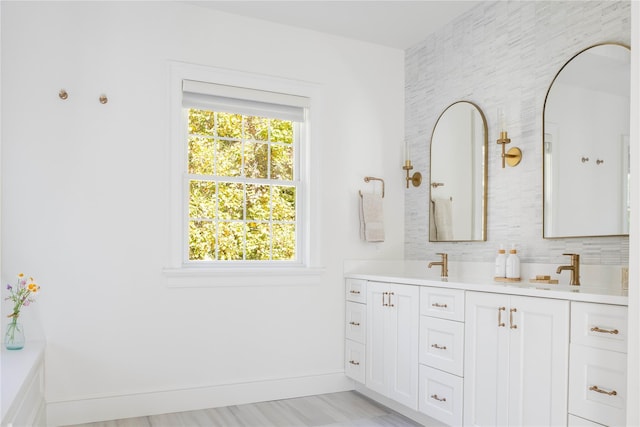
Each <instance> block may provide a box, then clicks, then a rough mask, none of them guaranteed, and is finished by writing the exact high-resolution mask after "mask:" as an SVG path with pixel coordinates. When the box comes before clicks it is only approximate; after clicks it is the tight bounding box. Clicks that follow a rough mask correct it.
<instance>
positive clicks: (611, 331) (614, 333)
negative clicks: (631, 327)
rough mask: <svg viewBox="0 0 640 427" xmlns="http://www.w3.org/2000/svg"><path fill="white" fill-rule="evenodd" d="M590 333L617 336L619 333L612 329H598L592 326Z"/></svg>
mask: <svg viewBox="0 0 640 427" xmlns="http://www.w3.org/2000/svg"><path fill="white" fill-rule="evenodd" d="M591 332H599V333H601V334H613V335H618V334H619V333H620V331H618V330H617V329H614V330H609V329H600V328H598V327H597V326H594V327H593V328H591Z"/></svg>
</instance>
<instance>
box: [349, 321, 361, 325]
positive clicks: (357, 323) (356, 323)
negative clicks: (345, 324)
mask: <svg viewBox="0 0 640 427" xmlns="http://www.w3.org/2000/svg"><path fill="white" fill-rule="evenodd" d="M349 324H350V325H353V326H360V323H359V322H349Z"/></svg>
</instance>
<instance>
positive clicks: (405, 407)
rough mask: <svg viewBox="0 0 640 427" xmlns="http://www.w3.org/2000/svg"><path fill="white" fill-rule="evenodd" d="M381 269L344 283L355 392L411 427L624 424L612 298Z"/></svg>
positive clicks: (620, 308)
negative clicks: (414, 425) (417, 425)
mask: <svg viewBox="0 0 640 427" xmlns="http://www.w3.org/2000/svg"><path fill="white" fill-rule="evenodd" d="M423 268H424V269H425V270H426V268H425V267H423ZM383 270H384V269H380V268H378V269H377V270H373V271H366V269H365V270H356V271H352V272H349V271H347V272H346V273H345V284H346V323H347V325H346V331H347V332H346V346H345V348H346V364H345V371H346V374H347V375H348V376H349V377H351V378H352V379H354V380H355V381H356V389H357V390H358V391H360V392H362V393H363V394H365V395H367V396H369V397H372V398H373V399H376V400H378V401H380V402H381V403H383V404H386V405H388V406H391V407H392V408H393V409H396V410H398V411H399V412H401V413H403V414H405V415H407V416H409V417H411V418H413V419H415V420H417V421H419V422H422V423H426V422H429V423H431V422H432V419H435V420H438V421H440V422H441V423H443V424H444V425H456V426H457V425H477V426H495V425H511V426H521V425H569V426H578V425H596V426H597V425H624V424H625V412H626V351H627V297H626V292H625V291H623V290H622V289H620V290H616V289H600V288H594V287H589V286H579V287H575V286H571V287H570V286H566V285H565V286H563V285H560V286H559V285H539V284H529V283H528V281H524V280H523V281H522V282H521V283H517V284H505V283H496V282H494V281H493V280H492V279H490V278H488V279H486V280H477V279H476V280H471V279H468V278H467V279H451V278H450V279H448V281H442V280H439V279H434V278H428V277H427V275H426V274H421V273H419V272H418V273H416V271H415V269H414V270H413V271H411V269H404V270H403V269H402V268H401V269H395V270H394V271H390V272H385V271H383ZM425 416H426V417H428V418H426V417H425Z"/></svg>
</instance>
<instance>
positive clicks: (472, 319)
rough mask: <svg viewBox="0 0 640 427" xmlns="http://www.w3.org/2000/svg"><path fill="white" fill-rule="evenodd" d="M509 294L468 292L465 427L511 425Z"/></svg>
mask: <svg viewBox="0 0 640 427" xmlns="http://www.w3.org/2000/svg"><path fill="white" fill-rule="evenodd" d="M508 307H509V297H508V296H507V295H499V294H489V293H482V292H467V293H466V303H465V319H466V323H465V357H464V425H466V426H497V425H506V424H507V421H508V419H507V416H508V410H507V402H508V397H509V394H508V353H509V347H508V339H509V329H508V327H507V324H508V321H509V319H508V314H507V313H508Z"/></svg>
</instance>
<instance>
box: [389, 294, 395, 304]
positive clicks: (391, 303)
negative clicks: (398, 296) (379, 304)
mask: <svg viewBox="0 0 640 427" xmlns="http://www.w3.org/2000/svg"><path fill="white" fill-rule="evenodd" d="M391 295H395V294H394V293H393V292H389V307H395V305H393V304H392V303H391Z"/></svg>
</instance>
